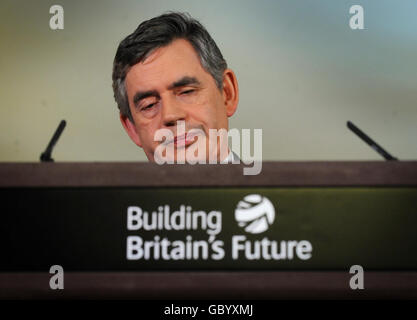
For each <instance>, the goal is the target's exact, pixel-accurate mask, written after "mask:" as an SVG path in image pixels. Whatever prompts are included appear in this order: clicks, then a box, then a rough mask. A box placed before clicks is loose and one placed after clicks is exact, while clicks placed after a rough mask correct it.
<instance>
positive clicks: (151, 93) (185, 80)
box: [133, 76, 201, 106]
mask: <svg viewBox="0 0 417 320" xmlns="http://www.w3.org/2000/svg"><path fill="white" fill-rule="evenodd" d="M200 84H201V83H200V81H198V79H197V78H195V77H189V76H184V77H182V78H181V79H179V80H177V81H175V82H174V83H172V84H170V85H169V86H168V90H172V89H176V88H180V87H184V86H188V85H200ZM148 97H156V98H160V95H159V92H158V91H156V90H148V91H138V92H136V93H135V95H134V96H133V104H134V105H135V106H137V105H138V104H139V102H140V101H141V100H143V99H146V98H148Z"/></svg>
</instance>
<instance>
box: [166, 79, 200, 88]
mask: <svg viewBox="0 0 417 320" xmlns="http://www.w3.org/2000/svg"><path fill="white" fill-rule="evenodd" d="M190 84H194V85H199V84H200V81H198V80H197V78H195V77H188V76H185V77H182V78H181V79H179V80H177V81H175V82H174V83H173V84H171V85H170V86H169V87H168V89H169V90H172V89H175V88H178V87H184V86H188V85H190Z"/></svg>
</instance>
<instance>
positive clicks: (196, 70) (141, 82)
mask: <svg viewBox="0 0 417 320" xmlns="http://www.w3.org/2000/svg"><path fill="white" fill-rule="evenodd" d="M184 76H190V77H196V78H198V79H199V80H200V81H204V80H205V79H207V77H211V75H210V74H209V73H208V72H207V71H205V70H204V68H203V67H202V65H201V63H200V59H199V56H198V54H197V52H196V51H195V50H194V48H193V46H192V45H191V44H190V43H189V42H188V41H186V40H184V39H177V40H174V41H173V42H172V43H171V44H169V45H168V46H165V47H162V48H158V49H156V50H155V51H153V52H152V53H151V54H150V55H149V56H148V57H147V58H146V59H145V60H144V61H141V62H139V63H137V64H135V65H134V66H133V67H131V69H130V70H129V72H128V73H127V75H126V89H127V90H128V92H129V91H131V90H139V89H140V90H162V89H164V88H166V87H167V86H169V85H170V84H172V83H173V82H175V81H177V80H178V79H180V78H181V77H184Z"/></svg>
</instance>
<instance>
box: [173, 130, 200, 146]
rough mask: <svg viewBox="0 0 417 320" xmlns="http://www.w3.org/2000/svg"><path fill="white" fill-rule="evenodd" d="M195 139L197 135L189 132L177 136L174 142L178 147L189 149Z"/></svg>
mask: <svg viewBox="0 0 417 320" xmlns="http://www.w3.org/2000/svg"><path fill="white" fill-rule="evenodd" d="M195 137H196V134H193V133H190V132H188V133H186V134H182V135H180V136H176V137H175V138H174V141H173V142H174V145H175V146H176V147H184V146H185V147H187V146H189V145H190V144H192V143H193V142H194V138H195Z"/></svg>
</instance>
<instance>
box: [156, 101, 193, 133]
mask: <svg viewBox="0 0 417 320" xmlns="http://www.w3.org/2000/svg"><path fill="white" fill-rule="evenodd" d="M186 115H187V114H186V112H185V110H184V109H183V108H182V106H181V105H180V103H179V102H178V101H176V99H175V98H172V97H170V98H166V99H164V101H163V102H162V122H163V124H164V126H166V127H172V126H175V125H177V121H179V120H185V118H186Z"/></svg>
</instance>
